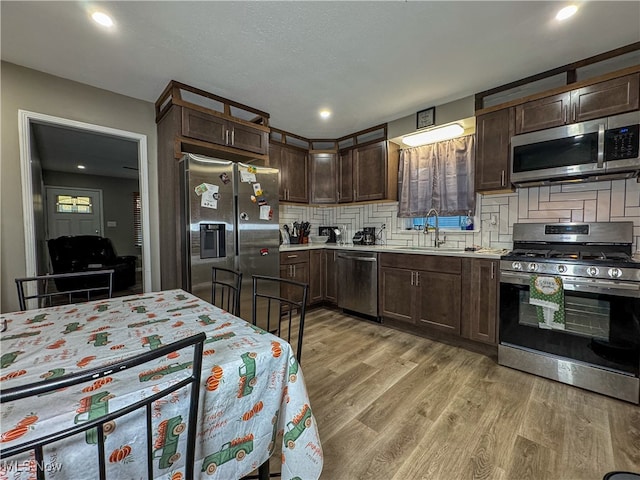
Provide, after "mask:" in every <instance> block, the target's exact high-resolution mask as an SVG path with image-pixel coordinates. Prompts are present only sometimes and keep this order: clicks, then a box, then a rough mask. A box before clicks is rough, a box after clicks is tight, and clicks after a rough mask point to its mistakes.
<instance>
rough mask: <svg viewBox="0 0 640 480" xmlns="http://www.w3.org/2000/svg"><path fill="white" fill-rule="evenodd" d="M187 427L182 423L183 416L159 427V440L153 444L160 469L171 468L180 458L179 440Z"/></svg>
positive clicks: (154, 456)
mask: <svg viewBox="0 0 640 480" xmlns="http://www.w3.org/2000/svg"><path fill="white" fill-rule="evenodd" d="M186 428H187V426H186V425H185V424H184V423H183V421H182V416H181V415H178V416H175V417H172V418H170V419H169V420H163V421H162V422H160V425H158V438H157V439H156V441H155V442H154V443H153V458H158V459H159V461H158V467H160V468H169V467H170V466H171V465H173V464H174V463H175V462H177V461H178V459H179V458H180V452H178V440H180V434H181V433H182V432H184V431H185V429H186Z"/></svg>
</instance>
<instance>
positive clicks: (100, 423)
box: [0, 333, 206, 480]
mask: <svg viewBox="0 0 640 480" xmlns="http://www.w3.org/2000/svg"><path fill="white" fill-rule="evenodd" d="M205 338H206V335H205V334H204V333H199V334H197V335H194V336H191V337H188V338H184V339H182V340H179V341H176V342H174V343H171V344H168V345H163V346H161V347H159V348H157V349H155V350H152V351H150V352H145V353H143V354H141V355H138V356H135V357H132V358H129V359H126V360H124V361H120V362H117V363H112V364H109V365H106V366H103V367H99V368H94V369H92V370H90V371H87V372H79V373H73V374H69V375H64V376H61V377H58V378H54V379H49V380H44V381H41V382H37V383H31V384H28V385H24V386H21V387H15V388H7V389H3V390H2V391H1V392H0V404H2V405H3V407H5V408H10V406H9V407H6V406H5V405H4V404H11V403H14V404H15V402H20V401H22V402H25V401H27V399H28V400H29V402H30V405H29V406H31V402H32V401H33V397H38V396H39V397H40V399H39V400H38V402H39V403H42V407H43V408H42V409H40V411H46V408H47V406H46V405H47V404H48V403H50V402H52V401H55V399H54V400H52V398H51V397H49V396H42V395H43V394H47V393H51V392H52V393H53V396H54V397H55V395H56V392H55V391H57V390H60V389H64V388H67V387H72V386H75V385H80V384H87V386H86V387H85V388H84V389H82V391H83V392H84V391H86V392H89V391H90V390H94V389H95V385H96V384H97V383H101V381H102V382H105V385H106V384H107V383H110V382H111V381H114V380H113V379H110V380H109V381H108V382H107V381H106V380H107V379H106V378H105V377H118V376H124V375H127V373H124V374H123V373H122V372H126V371H127V370H129V372H128V374H129V375H135V374H136V373H138V371H141V372H145V369H146V370H149V369H152V370H151V371H155V372H157V371H158V368H157V366H158V359H160V358H162V357H166V356H167V355H171V354H172V353H173V352H178V351H180V354H179V355H181V356H184V358H185V359H189V358H191V357H190V355H191V353H190V352H192V360H191V362H190V363H191V365H190V368H187V369H181V370H180V372H179V373H176V372H174V373H176V375H179V376H177V377H176V379H175V380H176V381H173V380H172V381H171V382H168V381H166V378H164V379H162V380H160V383H158V384H157V385H154V384H153V382H151V384H150V385H148V386H145V388H146V389H145V391H144V394H141V392H140V391H135V390H134V391H132V392H127V393H125V394H121V395H119V398H127V399H131V400H130V402H126V403H125V404H124V405H121V406H120V408H117V409H116V410H112V411H109V410H110V409H111V407H110V405H112V404H113V401H112V402H111V403H109V400H111V399H112V398H113V396H111V395H109V392H108V391H107V390H106V388H108V387H103V389H102V390H101V391H100V392H99V393H98V394H93V395H92V394H88V395H87V397H85V398H83V399H82V400H83V401H84V400H87V401H86V403H87V405H86V407H89V414H88V415H87V418H85V417H84V416H83V415H84V414H83V413H82V412H81V409H78V410H76V412H79V413H78V415H76V419H74V424H75V425H73V426H71V427H69V426H68V425H65V426H64V427H63V429H62V430H59V431H55V432H51V431H46V432H43V435H44V436H42V437H40V438H36V439H32V440H29V441H28V442H24V443H21V444H18V445H15V446H10V447H3V449H2V450H0V459H2V460H3V463H5V464H6V461H7V459H10V458H13V457H15V458H16V459H22V458H24V454H25V452H29V453H32V456H31V457H30V458H35V459H36V462H35V465H36V466H37V469H38V472H37V475H38V476H37V478H38V479H41V478H45V473H46V472H45V470H46V468H47V467H48V465H47V464H46V462H44V461H42V459H43V458H44V457H43V449H44V448H47V450H48V447H50V446H55V444H57V445H58V446H59V447H61V446H62V445H63V444H68V443H69V442H72V443H71V445H72V446H73V445H74V443H73V442H74V441H75V440H73V439H71V438H70V437H73V436H74V435H76V439H77V441H78V442H82V444H83V445H84V444H85V443H86V444H93V445H95V447H93V448H96V449H97V455H93V456H89V457H87V458H85V459H83V460H82V462H83V468H84V462H90V461H91V459H96V460H97V461H98V465H97V467H95V469H96V470H97V471H98V472H99V478H100V479H101V480H102V479H105V478H106V469H107V467H106V464H107V461H112V460H111V459H110V458H109V457H108V456H107V454H106V452H105V436H106V435H108V434H110V433H111V432H113V431H114V430H115V427H116V420H118V419H120V418H121V417H123V416H124V415H128V414H131V413H132V412H136V413H133V415H130V416H128V417H127V418H126V419H124V418H123V419H122V420H120V421H121V422H124V423H123V426H120V429H122V428H126V427H127V423H128V424H129V426H130V428H137V429H136V430H135V432H133V436H136V434H138V435H140V436H142V435H143V434H144V432H142V431H140V429H139V426H140V425H141V424H142V423H143V422H142V416H143V415H144V417H145V418H144V423H145V424H146V429H144V428H143V429H142V430H146V442H147V443H146V445H145V449H146V450H147V452H148V453H149V454H151V458H150V459H149V460H148V461H147V462H146V470H147V475H146V477H147V478H150V479H151V478H159V477H160V472H158V471H156V472H154V471H153V470H154V467H155V468H156V469H157V463H158V462H152V461H151V460H153V456H154V453H153V452H154V447H156V446H157V445H154V437H155V436H156V435H155V432H156V431H158V430H160V431H161V430H162V428H163V423H164V428H165V430H166V431H169V430H171V429H173V430H172V431H173V432H174V433H173V435H176V433H175V432H177V431H179V432H181V433H182V432H184V430H185V427H186V429H187V436H186V439H187V441H186V442H185V443H186V445H185V446H183V447H180V448H181V450H180V451H179V452H178V455H175V454H173V455H172V457H171V458H170V459H169V460H168V462H170V463H171V464H172V463H173V462H177V461H178V459H179V458H180V457H181V456H182V455H183V454H184V455H185V460H184V462H185V463H184V468H185V470H186V474H185V478H195V475H194V471H193V470H194V455H195V440H196V433H197V415H198V401H199V397H200V375H201V371H202V352H203V346H204V341H205ZM151 362H153V363H151ZM143 374H144V373H139V374H138V375H139V376H141V375H143ZM141 378H142V377H141ZM122 380H123V381H122V382H121V384H124V385H131V386H133V388H134V389H135V388H138V389H140V387H139V386H140V385H141V384H140V383H139V382H137V381H134V382H131V381H128V380H129V379H128V378H127V379H122ZM151 380H157V379H156V378H155V377H152V378H151ZM188 386H190V388H189V387H188ZM187 389H188V392H189V393H188V394H187V393H186V391H187ZM140 390H141V389H140ZM74 391H79V389H78V388H75V389H74ZM174 392H175V393H174ZM105 393H106V394H107V395H106V397H105V395H104V394H105ZM187 395H189V399H188V400H187V398H186V396H187ZM169 396H171V397H170V399H167V397H169ZM178 396H183V398H184V399H185V400H184V402H182V403H181V404H180V408H179V413H180V415H176V416H174V417H172V418H171V419H170V420H169V421H168V422H167V421H166V420H163V421H162V422H160V418H155V417H156V416H158V414H159V412H158V411H157V407H158V406H159V405H162V404H168V403H169V402H170V401H173V399H174V398H176V397H178ZM141 397H144V398H141ZM96 398H97V399H96ZM156 402H157V403H156ZM82 405H84V403H82ZM70 408H71V411H73V406H70ZM160 413H163V412H160ZM175 413H176V412H175V410H174V409H171V414H172V415H174V414H175ZM174 419H175V420H174ZM183 419H186V422H184V421H183ZM176 422H177V424H176ZM167 425H170V426H167ZM154 426H155V428H154ZM83 432H84V433H85V435H82V436H77V435H78V434H81V433H83ZM168 436H169V434H167V438H168ZM155 443H157V441H156V442H155ZM167 443H168V442H167ZM175 444H176V445H175V448H176V449H178V447H179V446H182V445H184V444H183V442H177V441H176V442H175ZM83 448H85V447H84V446H83ZM129 448H131V447H129ZM172 448H173V447H172ZM112 455H113V454H112ZM163 455H164V452H163ZM59 460H60V463H62V464H65V458H64V457H63V458H59ZM143 465H144V463H143ZM64 467H65V468H68V469H73V468H74V466H73V465H66V464H65V465H64ZM138 468H139V467H138ZM162 468H166V467H162ZM163 474H164V472H163ZM132 476H133V475H132Z"/></svg>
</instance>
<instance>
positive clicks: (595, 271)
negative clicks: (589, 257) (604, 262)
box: [587, 267, 600, 277]
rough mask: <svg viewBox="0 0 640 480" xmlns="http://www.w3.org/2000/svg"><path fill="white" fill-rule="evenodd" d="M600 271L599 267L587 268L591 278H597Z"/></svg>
mask: <svg viewBox="0 0 640 480" xmlns="http://www.w3.org/2000/svg"><path fill="white" fill-rule="evenodd" d="M599 271H600V270H598V267H587V274H588V275H589V276H591V277H595V276H596V275H598V272H599Z"/></svg>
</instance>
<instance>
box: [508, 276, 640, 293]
mask: <svg viewBox="0 0 640 480" xmlns="http://www.w3.org/2000/svg"><path fill="white" fill-rule="evenodd" d="M550 276H552V275H550ZM561 278H562V286H563V288H564V289H565V290H569V291H573V292H585V293H599V294H604V295H619V296H623V297H633V298H640V283H633V282H619V281H614V280H603V279H597V280H595V279H594V280H583V279H580V278H577V277H561ZM530 281H531V274H529V273H517V272H500V282H502V283H511V284H514V285H527V286H528V285H529V283H530Z"/></svg>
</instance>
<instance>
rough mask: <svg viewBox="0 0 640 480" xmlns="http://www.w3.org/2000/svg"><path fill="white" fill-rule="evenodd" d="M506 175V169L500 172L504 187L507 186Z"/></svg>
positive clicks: (501, 183) (501, 184)
mask: <svg viewBox="0 0 640 480" xmlns="http://www.w3.org/2000/svg"><path fill="white" fill-rule="evenodd" d="M505 177H506V175H505V171H504V170H502V172H500V186H501V187H504V186H505V180H506V178H505Z"/></svg>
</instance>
